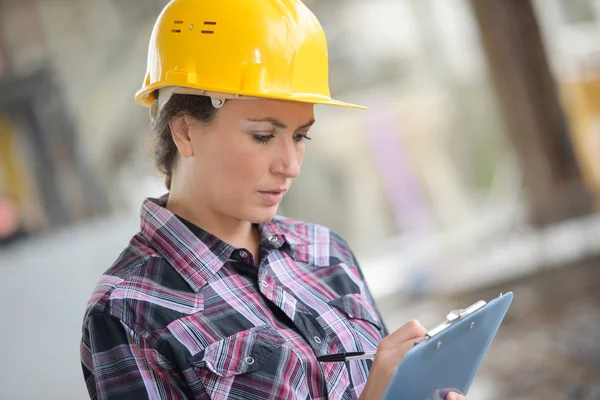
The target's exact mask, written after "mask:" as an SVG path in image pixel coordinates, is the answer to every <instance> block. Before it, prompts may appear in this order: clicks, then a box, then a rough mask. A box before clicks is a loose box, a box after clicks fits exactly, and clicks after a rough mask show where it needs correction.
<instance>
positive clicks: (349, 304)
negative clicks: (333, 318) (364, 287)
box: [328, 293, 385, 351]
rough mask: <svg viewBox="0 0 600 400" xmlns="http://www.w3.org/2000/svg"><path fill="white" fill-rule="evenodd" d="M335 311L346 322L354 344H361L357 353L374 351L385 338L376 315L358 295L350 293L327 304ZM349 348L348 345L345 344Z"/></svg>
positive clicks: (365, 300) (364, 299)
mask: <svg viewBox="0 0 600 400" xmlns="http://www.w3.org/2000/svg"><path fill="white" fill-rule="evenodd" d="M328 304H329V305H330V306H332V307H334V308H335V309H337V310H338V311H339V312H340V313H341V314H342V315H343V317H344V318H345V319H346V320H347V321H348V323H349V325H350V327H351V331H352V333H353V335H352V336H353V337H354V340H355V343H356V342H358V343H360V344H361V347H362V348H360V349H356V350H358V351H368V350H375V349H376V348H377V345H378V344H379V342H380V341H381V339H382V338H383V337H384V336H385V329H384V326H383V323H382V322H381V320H380V318H379V315H378V313H377V312H376V311H375V309H374V308H373V307H372V306H371V305H370V303H369V302H368V301H367V299H366V298H364V297H363V296H362V295H360V294H358V293H350V294H346V295H344V296H341V297H339V298H337V299H334V300H331V301H329V303H328ZM346 346H347V348H348V346H350V347H353V346H351V345H350V344H346Z"/></svg>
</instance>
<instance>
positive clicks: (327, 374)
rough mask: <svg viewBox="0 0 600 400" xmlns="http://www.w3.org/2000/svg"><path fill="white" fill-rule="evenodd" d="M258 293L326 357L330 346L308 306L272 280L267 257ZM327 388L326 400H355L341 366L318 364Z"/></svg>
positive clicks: (272, 275) (313, 347)
mask: <svg viewBox="0 0 600 400" xmlns="http://www.w3.org/2000/svg"><path fill="white" fill-rule="evenodd" d="M259 287H260V291H261V293H262V294H263V296H265V297H266V298H267V299H268V300H269V301H271V302H273V304H275V305H276V306H277V307H278V308H279V309H281V310H282V311H283V312H284V313H285V314H286V315H287V316H288V317H289V318H290V320H291V321H292V322H293V324H294V326H295V328H296V329H297V331H298V332H299V333H300V334H301V335H302V336H303V337H304V339H305V340H306V342H307V343H308V345H309V346H310V348H311V349H312V350H313V352H314V353H315V355H316V356H320V355H325V354H330V353H331V352H332V347H331V344H330V343H329V341H328V339H327V334H326V332H325V331H324V330H323V327H321V325H320V324H319V322H318V321H317V319H316V318H315V317H314V316H313V315H312V313H311V311H310V309H309V307H308V306H306V305H305V304H304V303H303V302H302V301H300V300H299V299H297V298H296V297H295V296H294V295H293V294H291V293H290V292H288V291H286V290H285V288H283V287H282V286H281V285H280V284H279V283H278V280H277V279H276V278H275V276H274V274H273V273H272V271H271V269H270V268H269V266H268V257H265V258H264V259H263V263H261V267H260V268H259ZM319 365H320V367H321V370H322V371H323V376H324V380H325V385H326V387H327V398H328V399H332V400H338V399H340V400H341V399H343V400H355V399H356V396H354V394H353V393H354V392H353V391H352V390H351V382H350V377H349V375H348V371H347V368H346V366H345V364H344V363H341V362H333V363H320V364H319Z"/></svg>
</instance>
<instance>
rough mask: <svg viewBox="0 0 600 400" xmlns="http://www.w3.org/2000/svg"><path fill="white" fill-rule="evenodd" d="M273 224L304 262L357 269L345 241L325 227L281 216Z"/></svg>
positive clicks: (354, 259)
mask: <svg viewBox="0 0 600 400" xmlns="http://www.w3.org/2000/svg"><path fill="white" fill-rule="evenodd" d="M274 222H275V224H276V225H277V226H278V228H279V229H280V230H281V231H282V233H283V234H284V235H285V237H286V239H287V240H288V241H289V242H290V245H291V246H292V248H293V249H296V250H297V251H300V252H301V253H303V255H304V258H306V260H305V262H309V263H311V264H316V265H322V266H325V265H334V264H341V263H344V264H349V265H353V266H355V267H357V268H358V265H357V261H356V258H355V257H354V254H353V252H352V250H351V249H350V246H349V245H348V243H347V242H346V240H344V238H343V237H342V236H340V235H339V234H337V233H336V232H334V231H332V230H331V229H329V228H327V227H326V226H323V225H319V224H314V223H309V222H303V221H298V220H294V219H290V218H286V217H281V216H277V217H275V219H274Z"/></svg>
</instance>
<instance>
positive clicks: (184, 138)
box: [169, 113, 194, 158]
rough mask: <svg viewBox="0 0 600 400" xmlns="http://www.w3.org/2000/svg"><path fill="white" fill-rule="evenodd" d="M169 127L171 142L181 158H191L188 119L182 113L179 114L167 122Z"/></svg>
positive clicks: (190, 137)
mask: <svg viewBox="0 0 600 400" xmlns="http://www.w3.org/2000/svg"><path fill="white" fill-rule="evenodd" d="M169 127H170V128H171V136H172V137H173V142H175V146H177V149H178V150H179V153H180V154H181V156H182V157H183V158H189V157H191V156H193V155H194V150H193V146H192V135H191V124H190V117H188V116H187V115H185V114H184V113H179V114H177V115H175V116H173V117H172V118H171V119H170V120H169Z"/></svg>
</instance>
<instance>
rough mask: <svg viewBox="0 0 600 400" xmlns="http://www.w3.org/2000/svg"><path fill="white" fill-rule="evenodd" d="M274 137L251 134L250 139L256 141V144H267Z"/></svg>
mask: <svg viewBox="0 0 600 400" xmlns="http://www.w3.org/2000/svg"><path fill="white" fill-rule="evenodd" d="M274 137H275V135H273V134H271V135H260V134H258V133H253V134H252V138H253V139H254V140H256V141H257V142H258V143H262V144H267V143H269V142H270V141H271V139H273V138H274Z"/></svg>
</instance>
